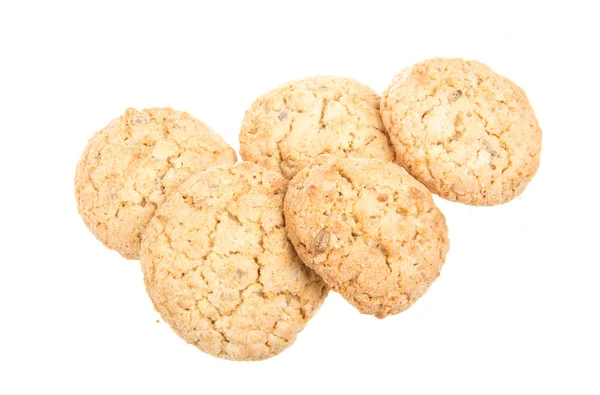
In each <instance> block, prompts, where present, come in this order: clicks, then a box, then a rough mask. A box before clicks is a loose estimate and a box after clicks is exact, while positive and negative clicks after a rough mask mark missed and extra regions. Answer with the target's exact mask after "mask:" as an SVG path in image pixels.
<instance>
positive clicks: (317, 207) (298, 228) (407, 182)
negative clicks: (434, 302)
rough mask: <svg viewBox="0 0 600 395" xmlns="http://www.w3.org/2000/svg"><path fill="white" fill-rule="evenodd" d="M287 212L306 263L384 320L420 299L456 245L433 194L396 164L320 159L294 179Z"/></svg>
mask: <svg viewBox="0 0 600 395" xmlns="http://www.w3.org/2000/svg"><path fill="white" fill-rule="evenodd" d="M284 213H285V220H286V229H287V231H288V235H289V237H290V240H291V241H292V243H293V244H294V247H295V248H296V251H297V252H298V255H299V256H300V258H302V260H303V261H304V263H306V265H308V266H309V267H311V268H313V269H314V270H315V271H316V272H317V274H319V275H320V276H321V277H322V278H323V281H325V283H326V284H327V285H328V286H330V287H331V288H332V289H333V290H334V291H337V292H339V293H340V294H341V295H342V296H343V297H344V298H345V299H346V300H348V301H349V302H350V303H351V304H352V305H354V306H355V307H356V308H357V309H358V310H359V311H360V312H362V313H365V314H373V315H375V316H376V317H378V318H383V317H385V316H387V315H390V314H396V313H399V312H401V311H403V310H405V309H407V308H408V307H410V306H411V305H412V304H413V303H414V302H415V301H416V300H417V299H418V298H419V297H421V295H423V294H424V293H425V291H426V290H427V288H428V287H429V285H430V284H431V283H432V282H433V281H434V280H435V279H436V278H437V277H438V276H439V274H440V270H441V267H442V265H443V263H444V260H445V257H446V253H447V252H448V248H449V242H448V229H447V227H446V220H445V218H444V215H443V214H442V213H441V212H440V210H438V208H437V207H436V206H435V204H434V202H433V198H432V196H431V193H430V192H429V191H428V190H427V189H426V188H425V187H424V186H423V185H422V184H421V183H419V182H418V181H416V180H415V179H414V178H412V177H411V176H410V175H408V174H407V173H406V172H405V171H404V169H402V168H401V167H400V166H398V165H396V164H394V163H391V162H387V163H386V162H382V161H379V160H375V159H365V158H336V157H333V156H330V155H323V156H320V157H319V158H317V159H316V160H315V161H314V162H313V163H312V164H311V165H310V166H309V167H306V168H305V169H303V170H302V171H301V172H300V173H298V175H296V177H294V178H293V179H292V181H291V182H290V185H289V189H288V192H287V194H286V197H285V203H284Z"/></svg>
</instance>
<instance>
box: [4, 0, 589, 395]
mask: <svg viewBox="0 0 600 395" xmlns="http://www.w3.org/2000/svg"><path fill="white" fill-rule="evenodd" d="M205 3H209V4H205ZM557 3H559V4H557V5H554V4H552V2H539V4H533V3H530V4H531V5H527V3H526V2H518V3H512V4H511V2H508V1H495V2H483V1H480V2H473V3H471V4H467V3H463V2H460V1H444V2H439V3H434V2H429V3H428V2H420V1H412V2H409V3H408V4H405V2H400V1H390V2H377V1H372V0H371V1H361V2H356V4H353V3H351V2H343V3H342V2H339V3H333V2H326V1H319V2H318V3H311V2H309V1H297V2H283V1H280V2H273V3H271V4H266V3H259V2H255V1H247V2H239V3H228V2H220V1H211V2H199V1H198V2H193V3H192V2H190V3H189V4H183V3H178V2H172V1H170V2H164V3H163V4H162V5H158V4H154V3H152V2H148V1H144V2H141V1H140V2H136V3H133V2H131V3H130V2H114V3H112V4H111V2H107V1H103V2H100V1H98V2H84V1H79V2H73V3H70V4H67V3H64V2H59V1H43V2H41V1H40V2H37V3H35V2H26V1H13V2H8V1H2V3H0V4H1V5H0V44H1V45H0V57H1V60H0V114H1V116H0V132H1V138H0V162H1V167H0V169H2V173H1V174H2V182H1V184H0V185H1V188H2V192H1V194H0V199H1V206H0V207H1V215H0V226H1V228H0V229H1V231H2V235H1V237H0V240H1V249H0V314H1V315H0V317H1V318H0V319H1V324H0V331H1V335H0V364H1V365H2V366H1V367H0V393H1V394H21V393H23V394H25V393H32V394H42V393H43V394H46V393H60V394H87V393H90V394H91V393H106V394H108V393H110V394H119V393H131V394H133V393H144V394H154V393H162V394H178V393H182V394H183V393H186V394H189V393H197V394H213V393H214V394H221V393H243V394H250V393H260V394H269V393H276V394H293V393H313V392H314V393H324V392H328V393H331V394H338V393H348V394H352V393H362V394H371V393H386V394H387V393H402V394H411V395H412V394H442V393H444V394H446V393H450V394H496V393H498V394H520V393H524V394H525V393H526V394H534V393H544V394H552V393H556V394H567V393H569V394H599V393H600V383H599V376H600V341H599V336H600V325H599V323H598V319H599V313H600V284H599V283H600V258H599V255H598V254H599V253H598V244H600V241H599V240H598V237H599V236H600V231H599V223H600V216H599V209H598V201H597V195H596V192H597V189H598V181H599V176H598V171H599V170H600V166H599V165H598V158H599V157H600V154H599V151H598V150H599V149H600V138H599V135H600V126H599V122H598V114H599V111H600V110H599V105H600V94H599V91H600V83H599V80H600V78H599V77H598V73H599V72H600V62H599V61H598V58H597V56H598V45H599V44H598V38H599V37H600V29H599V27H598V19H597V16H598V14H597V12H595V11H593V9H592V5H593V4H594V2H593V1H589V2H587V3H583V2H576V1H566V2H557ZM433 56H454V57H464V58H468V59H477V60H480V61H483V62H485V63H487V64H489V65H490V66H491V67H492V68H494V69H495V70H496V71H497V72H499V73H501V74H504V75H506V76H508V77H509V78H511V79H513V80H514V81H515V82H516V83H517V84H519V85H521V86H522V87H523V88H524V89H525V90H526V92H527V94H528V96H529V99H530V101H531V103H532V104H533V106H534V108H535V111H536V114H537V116H538V118H539V121H540V124H541V126H542V129H543V133H544V137H543V138H544V140H543V153H542V164H541V167H540V170H539V173H538V175H537V176H536V178H535V179H534V180H533V182H532V183H531V184H530V185H529V187H528V188H527V190H526V191H525V193H524V194H523V195H522V197H520V198H518V199H516V200H515V201H513V202H511V203H509V204H506V205H504V206H498V207H492V208H474V207H469V206H465V205H461V204H456V203H451V202H447V201H443V200H441V199H438V200H437V201H438V203H439V206H440V208H441V209H442V211H443V212H444V213H445V214H446V217H447V220H448V225H449V228H450V239H451V249H450V254H449V255H448V259H447V262H446V265H445V266H444V268H443V270H442V275H441V277H440V278H439V279H438V280H437V281H436V282H435V284H434V285H433V286H432V288H431V289H430V290H429V292H428V293H427V294H426V295H425V296H424V297H423V298H422V299H421V300H420V301H419V302H417V303H416V304H415V305H414V306H413V307H412V308H411V309H409V310H408V311H406V312H404V313H401V314H399V315H397V316H392V317H389V318H386V319H384V320H377V319H376V318H373V317H370V316H361V315H360V314H359V313H357V311H355V310H354V308H352V307H351V306H350V305H348V304H347V303H345V302H344V301H343V299H342V298H341V297H339V296H338V295H336V294H331V296H330V297H329V298H328V299H327V300H326V302H325V304H324V306H323V308H322V309H321V311H320V313H319V314H318V315H317V316H316V317H315V318H314V319H313V320H312V322H310V324H309V325H308V326H307V327H306V329H305V330H304V331H303V332H302V333H301V334H300V335H299V337H298V340H297V342H296V344H295V345H294V346H292V347H291V348H290V349H288V350H287V351H285V352H284V353H282V354H280V355H279V356H277V357H275V358H272V359H270V360H267V361H263V362H253V363H236V362H230V361H225V360H220V359H217V358H214V357H211V356H209V355H206V354H203V353H202V352H200V351H198V350H197V349H195V348H194V347H193V346H190V345H187V344H186V343H185V342H184V341H183V340H181V339H179V338H178V337H177V336H176V335H175V334H174V333H173V332H172V331H171V330H170V329H169V327H168V326H167V324H165V323H164V322H163V321H162V320H160V322H159V323H156V320H157V319H159V316H158V314H157V313H156V312H155V311H154V310H153V308H152V305H151V303H150V300H149V298H148V297H147V295H146V293H145V289H144V286H143V281H142V274H141V271H140V268H139V264H138V262H136V261H126V260H124V259H122V258H121V257H120V256H119V255H118V254H117V253H116V252H113V251H109V250H107V249H105V248H104V247H102V246H101V244H100V243H99V242H98V241H96V240H95V239H94V237H93V236H92V235H91V234H90V232H89V231H88V230H87V229H86V227H85V226H84V224H83V222H82V221H81V219H80V218H79V216H78V214H77V210H76V205H75V199H74V196H73V195H74V192H73V185H72V183H73V177H74V172H75V165H76V162H77V160H78V158H79V155H80V153H81V152H82V150H83V148H84V146H85V144H86V141H87V139H88V138H89V137H90V136H91V135H92V134H93V133H94V132H95V131H96V130H99V129H101V128H102V127H104V126H105V125H106V124H107V123H108V122H109V121H110V120H112V119H113V118H115V117H117V116H119V115H120V114H122V113H123V112H124V110H125V109H126V108H127V107H137V108H144V107H151V106H170V107H173V108H175V109H178V110H185V111H188V112H190V113H191V114H192V115H194V116H196V117H197V118H199V119H201V120H203V121H204V122H206V123H207V124H208V125H210V126H211V127H212V128H213V129H214V130H216V131H217V132H219V133H221V134H222V135H223V136H225V138H226V140H227V141H228V142H229V143H230V144H232V145H233V146H234V147H235V148H236V149H237V147H238V141H237V134H238V131H239V126H240V123H241V120H242V117H243V115H244V111H245V110H246V109H247V108H248V107H249V106H250V104H251V103H252V101H253V100H254V99H255V98H256V97H257V96H259V95H261V94H263V93H265V92H266V91H268V90H270V89H272V88H274V87H275V86H277V85H279V84H281V83H284V82H286V81H288V80H291V79H296V78H300V77H304V76H310V75H315V74H329V75H340V76H347V77H353V78H355V79H357V80H359V81H361V82H363V83H365V84H367V85H370V86H371V87H373V88H374V89H375V90H377V91H378V92H380V93H381V92H382V91H383V90H384V89H385V87H386V85H387V84H388V83H389V81H390V80H391V78H392V76H393V75H394V74H395V73H397V72H398V71H400V70H401V69H402V68H403V67H405V66H407V65H408V64H410V63H412V62H416V61H419V60H423V59H426V58H429V57H433Z"/></svg>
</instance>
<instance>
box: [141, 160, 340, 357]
mask: <svg viewBox="0 0 600 395" xmlns="http://www.w3.org/2000/svg"><path fill="white" fill-rule="evenodd" d="M286 187H287V180H286V179H284V178H283V177H282V176H281V174H279V173H277V172H274V171H271V170H267V169H264V168H262V167H260V166H258V165H255V164H253V163H248V162H246V163H239V164H237V165H234V166H221V167H215V168H212V169H209V170H206V171H204V172H202V173H198V174H197V175H195V176H193V177H191V178H190V179H189V180H188V181H186V182H185V183H183V184H182V185H181V186H180V187H179V188H178V189H177V190H176V191H175V192H174V193H172V194H171V196H170V197H169V198H168V199H167V201H166V202H165V203H164V204H163V205H162V206H161V207H159V209H158V210H157V212H156V215H155V216H154V218H153V219H152V220H151V221H150V224H149V225H148V228H147V229H146V232H145V233H144V236H143V239H142V252H141V263H142V269H143V271H144V280H145V283H146V288H147V290H148V294H149V295H150V297H151V299H152V301H153V303H154V306H155V308H156V309H157V310H158V312H159V313H160V314H161V316H162V318H163V319H164V320H165V321H166V322H167V323H169V325H171V327H172V328H173V330H174V331H175V332H176V333H177V334H179V335H180V336H181V337H182V338H183V339H184V340H185V341H187V342H188V343H191V344H193V345H195V346H196V347H198V348H199V349H200V350H202V351H204V352H206V353H209V354H211V355H214V356H218V357H221V358H227V359H233V360H258V359H265V358H269V357H272V356H274V355H276V354H278V353H280V352H281V351H283V350H284V349H285V348H287V347H289V346H290V345H291V344H292V343H293V342H294V340H295V339H296V335H297V334H298V333H299V332H300V331H301V330H302V329H303V328H304V326H305V325H306V323H307V322H308V320H309V319H310V318H311V317H312V316H313V315H314V314H315V313H316V311H317V310H318V308H319V307H320V306H321V304H322V303H323V300H324V299H325V296H326V295H327V292H328V288H327V286H326V285H325V284H324V283H323V281H322V280H321V279H320V278H319V276H317V275H316V274H315V272H313V271H312V270H310V269H309V268H308V267H306V266H305V265H304V264H302V261H300V259H299V258H298V256H297V255H296V252H295V251H294V248H293V246H292V244H291V243H290V242H289V240H288V238H287V235H286V233H285V227H284V220H283V212H282V209H283V198H284V195H285V192H286Z"/></svg>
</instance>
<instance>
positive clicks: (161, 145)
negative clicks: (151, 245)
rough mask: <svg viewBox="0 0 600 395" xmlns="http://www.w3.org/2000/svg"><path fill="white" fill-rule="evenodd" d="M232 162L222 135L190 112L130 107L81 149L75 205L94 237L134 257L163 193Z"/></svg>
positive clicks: (232, 151)
mask: <svg viewBox="0 0 600 395" xmlns="http://www.w3.org/2000/svg"><path fill="white" fill-rule="evenodd" d="M236 161H237V158H236V155H235V151H234V150H233V149H232V148H231V147H230V146H229V145H227V143H226V142H225V141H224V140H223V139H222V138H221V136H219V135H218V134H216V133H215V132H213V131H212V130H211V129H210V128H209V127H208V126H206V125H205V124H204V123H202V122H200V121H199V120H197V119H195V118H194V117H192V116H191V115H189V114H188V113H185V112H179V111H175V110H173V109H170V108H150V109H146V110H139V111H138V110H135V109H133V108H130V109H128V110H127V111H125V114H123V115H122V116H120V117H119V118H117V119H115V120H113V121H112V122H111V123H109V124H108V126H106V127H105V128H104V129H102V130H100V131H99V132H97V133H96V134H94V136H92V138H91V139H90V140H89V142H88V144H87V146H86V147H85V150H84V152H83V154H82V155H81V159H80V160H79V163H78V164H77V170H76V174H75V197H76V199H77V208H78V210H79V214H80V215H81V217H82V218H83V221H84V222H85V224H86V225H87V227H88V228H89V229H90V231H91V232H92V233H93V234H94V236H96V238H97V239H98V240H100V241H101V242H102V243H104V245H106V246H107V247H108V248H110V249H113V250H116V251H118V252H119V253H120V254H121V255H123V256H124V257H125V258H128V259H138V258H139V252H140V235H141V233H142V232H143V231H144V229H145V228H146V225H147V224H148V221H150V218H152V216H153V215H154V211H155V210H156V207H157V206H159V205H160V204H161V203H162V202H163V201H164V199H165V197H166V196H167V195H168V194H169V193H171V191H173V190H174V189H175V188H176V187H177V186H178V185H179V184H181V182H183V181H185V180H186V179H187V178H188V177H190V176H191V175H192V174H194V173H196V172H198V171H202V170H205V169H207V168H209V167H212V166H217V165H229V164H233V163H235V162H236Z"/></svg>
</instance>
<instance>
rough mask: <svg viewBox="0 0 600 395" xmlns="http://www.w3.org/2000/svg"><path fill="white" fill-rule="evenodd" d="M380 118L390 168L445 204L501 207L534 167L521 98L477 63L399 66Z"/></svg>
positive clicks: (533, 136) (537, 142)
mask: <svg viewBox="0 0 600 395" xmlns="http://www.w3.org/2000/svg"><path fill="white" fill-rule="evenodd" d="M381 117H382V119H383V123H384V125H385V128H386V129H387V131H388V133H389V136H390V139H391V141H392V143H393V145H394V148H395V150H396V159H397V161H398V163H400V164H401V165H402V166H404V168H405V169H406V170H407V171H408V172H409V173H410V174H411V175H412V176H413V177H415V178H416V179H417V180H419V181H420V182H422V183H423V184H424V185H425V186H426V187H427V188H429V190H431V191H432V192H434V193H436V194H438V195H440V196H441V197H443V198H446V199H449V200H453V201H457V202H461V203H466V204H471V205H477V206H479V205H482V206H491V205H496V204H502V203H506V202H508V201H510V200H512V199H514V198H515V197H516V196H518V195H520V194H521V193H522V192H523V191H524V190H525V187H526V186H527V184H528V183H529V181H531V179H532V178H533V176H534V175H535V173H536V171H537V169H538V167H539V162H540V151H541V147H542V131H541V129H540V126H539V124H538V121H537V119H536V117H535V114H534V111H533V109H532V107H531V105H530V104H529V100H528V99H527V96H525V92H524V91H523V90H522V89H521V88H519V87H518V86H517V85H515V84H514V83H513V82H512V81H510V80H509V79H507V78H506V77H503V76H501V75H499V74H496V73H495V72H494V71H493V70H492V69H490V68H489V67H488V66H486V65H485V64H483V63H480V62H477V61H469V60H463V59H443V58H436V59H430V60H426V61H423V62H420V63H417V64H415V65H413V66H410V67H408V68H406V69H405V70H404V71H402V72H401V73H400V74H398V75H397V76H396V77H394V79H393V80H392V82H391V83H390V86H389V87H388V88H387V90H386V91H385V92H384V94H383V96H382V98H381Z"/></svg>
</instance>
